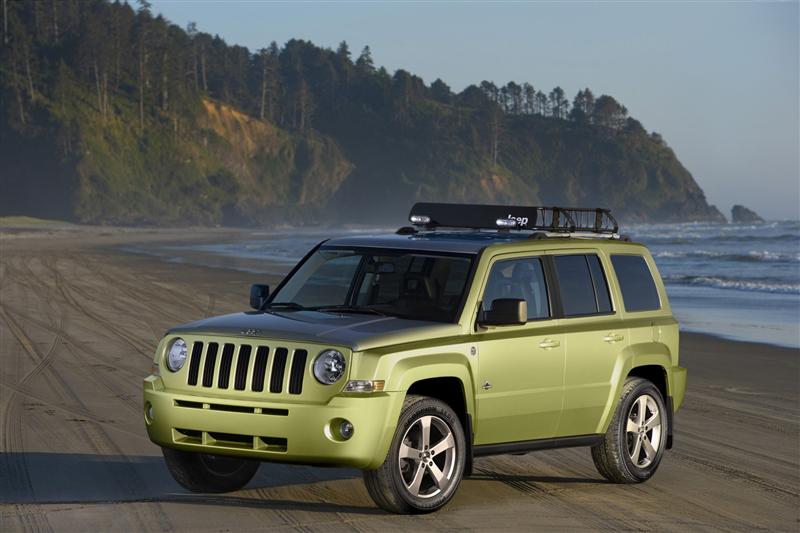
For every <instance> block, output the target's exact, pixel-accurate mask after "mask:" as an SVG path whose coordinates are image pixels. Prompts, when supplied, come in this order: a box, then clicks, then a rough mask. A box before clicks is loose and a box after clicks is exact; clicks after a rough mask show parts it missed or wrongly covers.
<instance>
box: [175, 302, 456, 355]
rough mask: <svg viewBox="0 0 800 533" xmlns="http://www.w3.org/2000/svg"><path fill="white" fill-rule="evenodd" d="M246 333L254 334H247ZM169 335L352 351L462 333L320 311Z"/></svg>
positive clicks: (242, 318)
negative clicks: (245, 338) (281, 342)
mask: <svg viewBox="0 0 800 533" xmlns="http://www.w3.org/2000/svg"><path fill="white" fill-rule="evenodd" d="M247 330H253V331H252V332H247V333H245V332H246V331H247ZM169 333H186V334H196V335H202V334H210V335H222V336H233V337H241V336H248V337H251V338H254V339H258V338H264V339H275V340H286V341H295V342H313V343H320V344H326V343H330V344H332V345H339V346H348V347H350V348H351V349H352V350H353V351H363V350H367V349H370V348H378V347H382V346H391V345H393V344H400V343H407V342H415V341H421V340H426V339H431V338H437V337H449V336H454V335H458V334H460V333H461V326H459V325H458V324H442V323H439V322H424V321H421V320H407V319H404V318H395V317H383V316H377V315H375V316H373V315H361V314H338V313H331V312H327V313H322V312H318V311H291V312H275V311H272V312H263V311H252V312H246V313H234V314H230V315H222V316H216V317H212V318H206V319H203V320H198V321H196V322H190V323H188V324H184V325H182V326H178V327H175V328H172V329H170V330H169Z"/></svg>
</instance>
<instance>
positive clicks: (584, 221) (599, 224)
mask: <svg viewBox="0 0 800 533" xmlns="http://www.w3.org/2000/svg"><path fill="white" fill-rule="evenodd" d="M408 219H409V220H410V221H411V223H412V224H413V225H414V226H416V227H417V228H420V229H427V230H435V229H436V228H467V229H475V230H480V229H494V230H501V231H508V230H527V231H534V232H542V231H544V232H547V233H556V234H562V235H563V234H573V233H576V234H577V233H589V234H597V235H598V236H599V235H600V234H602V235H605V236H606V237H609V238H619V225H618V224H617V221H616V219H615V218H614V217H613V216H611V211H610V210H608V209H604V208H601V207H557V206H552V207H540V206H506V205H476V204H438V203H426V202H420V203H416V204H414V207H412V208H411V213H409V216H408ZM401 230H403V231H404V232H409V233H410V231H409V230H412V228H409V227H405V228H401ZM537 238H542V237H541V236H537Z"/></svg>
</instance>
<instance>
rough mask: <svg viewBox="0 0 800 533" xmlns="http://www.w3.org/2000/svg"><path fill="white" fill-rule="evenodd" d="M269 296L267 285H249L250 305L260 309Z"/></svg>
mask: <svg viewBox="0 0 800 533" xmlns="http://www.w3.org/2000/svg"><path fill="white" fill-rule="evenodd" d="M268 296H269V285H259V284H253V285H250V307H252V308H253V309H261V306H262V305H264V302H266V301H267V297H268Z"/></svg>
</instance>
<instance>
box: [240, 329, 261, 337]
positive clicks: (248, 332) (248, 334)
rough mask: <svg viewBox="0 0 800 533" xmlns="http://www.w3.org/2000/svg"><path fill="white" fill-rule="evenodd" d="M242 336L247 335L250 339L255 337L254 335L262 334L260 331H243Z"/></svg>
mask: <svg viewBox="0 0 800 533" xmlns="http://www.w3.org/2000/svg"><path fill="white" fill-rule="evenodd" d="M240 333H241V334H242V335H247V336H248V337H253V336H254V335H258V334H259V333H261V330H260V329H243V330H242V331H241V332H240Z"/></svg>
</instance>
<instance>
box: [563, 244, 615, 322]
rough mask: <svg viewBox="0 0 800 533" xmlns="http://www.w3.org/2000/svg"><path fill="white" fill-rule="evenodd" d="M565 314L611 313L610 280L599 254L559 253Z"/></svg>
mask: <svg viewBox="0 0 800 533" xmlns="http://www.w3.org/2000/svg"><path fill="white" fill-rule="evenodd" d="M554 263H555V268H556V274H557V275H558V286H559V288H560V290H561V303H562V305H563V306H564V316H580V315H592V314H596V313H610V312H611V311H612V308H611V298H610V297H609V294H608V282H607V281H606V277H605V275H604V274H603V267H602V265H601V264H600V258H599V257H597V256H596V255H593V254H592V255H558V256H556V257H555V258H554Z"/></svg>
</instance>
